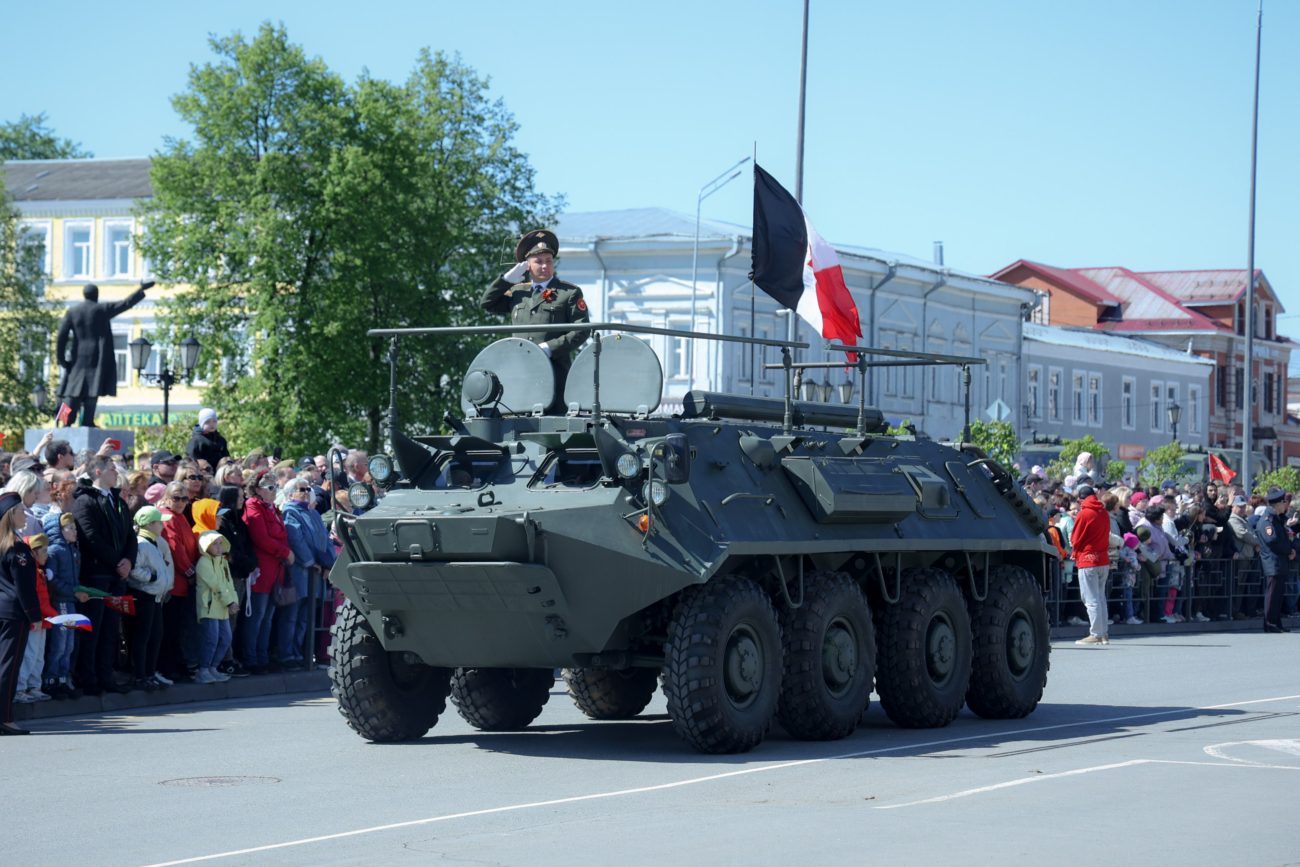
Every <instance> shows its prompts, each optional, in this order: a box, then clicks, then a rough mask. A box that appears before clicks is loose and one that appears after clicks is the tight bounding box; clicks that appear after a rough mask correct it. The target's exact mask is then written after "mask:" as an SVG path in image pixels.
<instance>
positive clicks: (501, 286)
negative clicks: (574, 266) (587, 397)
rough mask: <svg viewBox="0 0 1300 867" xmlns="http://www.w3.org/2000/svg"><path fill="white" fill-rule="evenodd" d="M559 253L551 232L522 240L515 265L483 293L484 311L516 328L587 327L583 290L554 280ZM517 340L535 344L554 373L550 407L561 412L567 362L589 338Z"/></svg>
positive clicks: (529, 336)
mask: <svg viewBox="0 0 1300 867" xmlns="http://www.w3.org/2000/svg"><path fill="white" fill-rule="evenodd" d="M559 249H560V242H559V240H558V239H557V238H556V237H555V233H554V232H551V231H548V230H546V229H536V230H534V231H532V232H529V233H528V234H527V235H524V237H523V238H521V239H520V241H519V244H518V246H516V247H515V261H516V262H517V263H518V264H516V265H515V266H514V267H513V268H511V269H510V270H509V271H507V272H506V273H505V274H503V275H502V276H501V277H498V278H497V279H496V281H495V282H493V284H492V285H491V286H489V287H488V288H487V291H485V292H484V293H483V299H482V301H481V303H482V305H483V309H484V310H489V311H491V312H493V313H501V314H503V315H506V316H509V317H510V322H511V323H512V324H515V325H532V324H537V325H555V324H565V323H570V322H590V321H591V318H590V317H589V316H588V315H587V302H586V301H583V300H582V290H581V289H579V288H578V287H577V286H574V285H573V284H572V283H566V282H564V281H563V280H561V279H559V278H558V277H556V276H555V254H556V253H557V252H559ZM516 336H518V337H522V338H524V339H525V340H531V341H532V342H533V343H536V344H537V345H538V346H540V347H541V349H542V352H545V353H546V357H547V358H549V359H551V367H552V368H553V369H554V370H555V402H554V403H553V404H552V407H553V408H563V406H564V383H565V380H566V379H567V378H568V374H569V367H570V365H572V363H573V362H572V359H571V358H570V356H571V355H572V353H573V350H575V349H577V348H578V347H579V346H581V345H582V343H583V341H585V340H586V339H587V333H586V332H584V331H569V332H562V331H545V330H539V331H528V332H523V333H521V334H518V335H516Z"/></svg>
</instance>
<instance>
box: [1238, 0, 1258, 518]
mask: <svg viewBox="0 0 1300 867" xmlns="http://www.w3.org/2000/svg"><path fill="white" fill-rule="evenodd" d="M1263 33H1264V0H1259V16H1258V18H1257V19H1256V22H1255V109H1254V112H1253V114H1252V116H1251V121H1250V228H1249V231H1248V233H1247V234H1248V236H1249V241H1248V243H1247V252H1246V322H1245V326H1246V367H1245V371H1246V381H1245V382H1244V383H1243V384H1242V387H1243V388H1245V390H1246V393H1245V395H1243V397H1242V404H1243V406H1245V408H1246V412H1245V414H1244V416H1243V417H1242V420H1241V485H1242V487H1243V488H1245V490H1246V496H1250V493H1251V491H1252V490H1253V487H1254V486H1253V481H1254V480H1253V479H1252V478H1251V476H1252V475H1253V473H1252V472H1251V471H1252V470H1253V469H1254V467H1252V466H1251V459H1250V454H1251V450H1252V449H1251V439H1252V435H1253V434H1254V433H1255V431H1254V429H1253V425H1254V424H1255V407H1254V400H1253V398H1254V396H1255V369H1254V368H1255V321H1254V320H1255V163H1256V161H1257V153H1258V141H1259V49H1260V41H1261V37H1262V36H1263Z"/></svg>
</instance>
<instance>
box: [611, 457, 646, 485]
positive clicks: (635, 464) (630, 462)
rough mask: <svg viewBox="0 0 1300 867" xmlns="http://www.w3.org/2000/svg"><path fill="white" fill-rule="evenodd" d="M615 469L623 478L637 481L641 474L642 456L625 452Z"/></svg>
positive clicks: (619, 458)
mask: <svg viewBox="0 0 1300 867" xmlns="http://www.w3.org/2000/svg"><path fill="white" fill-rule="evenodd" d="M615 468H616V469H617V470H618V474H619V475H620V476H622V477H623V478H625V479H635V478H636V477H637V476H638V475H639V474H640V472H641V456H640V455H636V454H633V453H632V452H624V453H623V454H621V455H619V456H618V462H617V463H616V464H615Z"/></svg>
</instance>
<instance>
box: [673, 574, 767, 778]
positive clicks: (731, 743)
mask: <svg viewBox="0 0 1300 867" xmlns="http://www.w3.org/2000/svg"><path fill="white" fill-rule="evenodd" d="M666 648H667V653H666V654H665V659H664V668H663V676H664V692H665V693H666V694H667V696H668V715H669V716H670V717H672V720H673V725H674V726H675V727H676V729H677V734H679V735H680V736H681V737H682V739H683V740H685V741H686V742H687V743H688V744H690V745H691V746H693V747H694V748H695V749H697V750H699V751H700V752H702V753H743V752H745V751H746V750H751V749H753V748H754V747H756V746H758V745H759V744H760V743H762V742H763V737H764V736H765V735H766V734H767V730H768V728H769V727H770V726H771V724H772V717H773V716H774V714H775V713H776V704H777V700H778V699H779V698H780V694H781V627H780V624H778V623H777V619H776V612H775V611H774V610H773V609H772V601H771V600H770V599H769V598H768V596H767V594H766V593H765V592H763V588H762V587H761V586H759V584H758V582H756V581H754V580H753V579H750V578H745V577H742V576H738V575H729V576H727V577H724V578H718V579H715V580H713V581H710V582H709V583H708V584H702V585H699V586H696V587H692V588H689V589H688V590H686V591H685V592H684V593H683V594H682V598H681V600H680V601H679V602H678V603H677V607H676V609H675V610H674V611H673V618H672V621H671V623H669V626H668V642H667V645H666Z"/></svg>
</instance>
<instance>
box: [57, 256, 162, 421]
mask: <svg viewBox="0 0 1300 867" xmlns="http://www.w3.org/2000/svg"><path fill="white" fill-rule="evenodd" d="M152 285H153V281H152V280H150V281H148V282H147V283H141V284H140V288H139V289H137V290H136V291H134V292H132V293H131V294H130V295H128V296H127V297H126V298H124V299H122V300H121V301H106V302H104V303H103V304H101V303H100V302H99V287H98V286H96V285H95V284H94V283H87V284H86V285H85V287H84V288H83V289H82V290H81V294H82V297H84V298H85V299H86V300H85V301H82V302H81V303H80V304H78V305H77V306H75V307H70V308H68V312H67V313H65V314H64V316H63V322H62V324H60V325H59V339H58V345H57V347H56V355H55V358H57V359H58V361H59V366H60V367H62V368H63V381H62V382H61V383H59V390H58V397H59V398H60V400H61V402H62V403H66V404H67V405H68V408H69V409H71V410H72V413H71V415H69V417H68V421H67V425H68V426H69V427H71V426H72V423H73V419H75V418H76V417H77V411H78V410H81V411H82V414H81V426H82V427H94V426H95V405H96V404H97V403H98V402H99V399H100V398H101V397H113V396H115V395H116V394H117V359H116V358H115V357H114V356H113V328H112V326H111V325H110V324H109V322H110V320H112V318H113V317H114V316H120V315H122V314H123V313H125V312H126V311H128V310H130V309H131V308H132V307H134V306H135V305H137V304H139V303H140V302H141V301H142V300H144V290H146V289H148V288H149V287H150V286H152ZM69 337H71V338H72V351H71V353H69V351H68V338H69ZM55 411H56V412H57V411H58V408H57V407H56V408H55Z"/></svg>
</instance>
